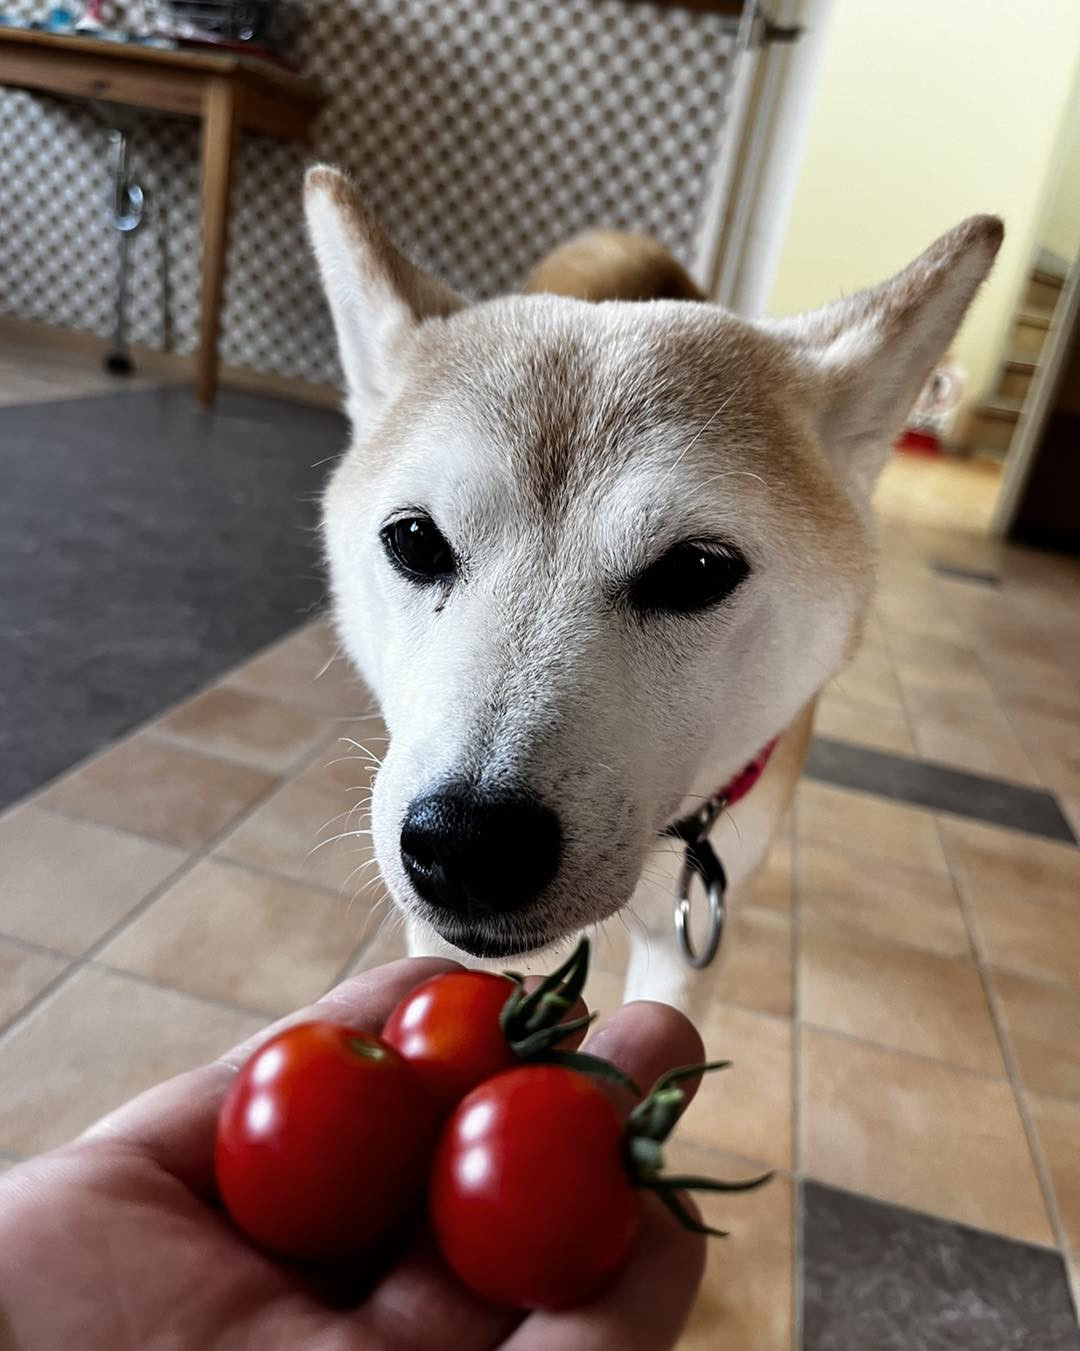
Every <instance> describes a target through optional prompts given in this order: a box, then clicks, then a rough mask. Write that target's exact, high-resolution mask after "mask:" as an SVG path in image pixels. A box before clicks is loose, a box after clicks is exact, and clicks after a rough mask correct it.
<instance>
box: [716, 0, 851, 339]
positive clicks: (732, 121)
mask: <svg viewBox="0 0 1080 1351" xmlns="http://www.w3.org/2000/svg"><path fill="white" fill-rule="evenodd" d="M832 4H833V0H773V3H771V4H767V5H765V6H764V8H765V9H766V11H767V12H768V14H769V16H770V18H771V19H772V20H773V21H774V22H776V23H778V24H782V25H783V26H785V27H787V26H798V27H800V28H802V29H803V33H802V36H801V37H799V38H798V39H797V40H796V41H795V42H791V43H768V42H766V43H764V44H761V45H756V46H755V45H751V46H750V48H749V50H747V51H746V53H745V55H744V56H743V58H742V60H741V61H740V63H739V66H740V68H739V69H738V71H737V73H736V79H735V87H734V89H733V90H732V91H731V93H730V97H729V102H728V109H727V115H726V117H725V118H724V126H723V127H722V129H721V139H720V148H719V155H718V158H717V163H716V167H715V169H714V175H713V187H712V190H711V193H710V198H709V202H708V204H707V207H706V212H705V220H704V223H703V226H702V230H701V233H700V236H699V248H698V255H697V258H696V259H695V267H694V272H695V275H696V276H697V277H698V279H699V280H700V281H701V282H702V284H703V289H704V290H705V291H706V293H707V294H708V295H709V296H711V297H712V298H713V299H714V300H717V301H719V303H720V304H722V305H727V306H728V307H729V308H731V309H733V310H736V311H737V312H738V313H740V314H744V315H746V316H747V317H754V316H756V315H760V314H763V313H764V311H765V307H766V305H767V304H768V300H769V295H770V294H771V292H772V286H773V281H774V280H775V277H776V269H777V265H778V263H779V260H780V250H781V248H782V246H783V242H784V237H785V235H786V233H787V224H788V218H789V216H790V214H791V203H792V199H793V198H794V195H795V187H796V184H797V183H798V179H799V171H800V168H801V165H802V157H803V151H804V149H805V145H806V135H807V130H808V127H809V123H810V109H811V104H812V102H813V98H814V95H815V93H816V91H817V86H818V81H819V79H820V76H821V63H822V56H823V53H824V49H825V38H826V35H827V30H828V26H829V19H830V16H831V11H832ZM757 8H758V7H757V6H756V5H755V4H754V3H752V0H748V3H747V8H746V13H749V14H750V16H751V18H750V21H749V22H750V24H751V27H750V29H749V33H748V36H749V38H750V41H751V44H753V42H754V32H755V28H754V26H753V16H754V13H755V12H756V11H757ZM746 13H744V18H743V23H746V22H747V20H746ZM756 28H757V31H758V32H760V28H761V25H760V22H759V23H758V24H757V25H756ZM742 33H743V28H742V24H740V36H741V35H742Z"/></svg>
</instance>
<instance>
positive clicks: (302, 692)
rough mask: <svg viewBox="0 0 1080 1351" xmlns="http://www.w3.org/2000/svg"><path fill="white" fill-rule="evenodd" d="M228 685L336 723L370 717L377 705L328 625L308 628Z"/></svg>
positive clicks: (235, 675) (249, 664)
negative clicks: (337, 721)
mask: <svg viewBox="0 0 1080 1351" xmlns="http://www.w3.org/2000/svg"><path fill="white" fill-rule="evenodd" d="M226 684H228V685H230V686H233V687H235V688H236V689H242V690H249V691H251V692H252V693H253V694H263V695H267V696H268V697H270V698H273V699H283V700H284V701H285V702H286V703H289V704H295V705H296V707H297V708H303V709H306V710H307V711H309V712H311V713H321V714H324V715H328V716H331V717H347V718H360V717H364V716H366V715H367V713H368V712H369V711H370V706H371V702H372V700H371V694H370V692H369V691H368V690H366V689H365V688H364V686H363V685H362V684H361V683H360V681H359V679H358V678H357V677H356V675H355V673H354V672H353V670H352V667H351V666H350V665H349V663H348V661H347V660H346V658H345V657H344V656H342V655H341V653H340V651H339V649H338V644H337V642H336V640H335V639H334V638H333V636H332V635H331V632H330V629H329V626H328V625H327V623H326V621H325V620H316V621H314V622H313V623H310V624H305V625H304V626H303V627H302V628H299V629H297V630H296V632H295V633H292V634H290V635H289V636H288V637H286V638H283V639H282V640H281V641H280V642H278V643H275V644H274V645H273V646H272V647H269V648H266V649H265V650H264V651H262V652H260V653H259V654H258V656H256V657H253V658H252V659H251V660H250V661H248V662H245V663H244V665H243V666H238V667H237V668H236V669H235V670H234V671H230V673H229V675H228V676H227V677H226Z"/></svg>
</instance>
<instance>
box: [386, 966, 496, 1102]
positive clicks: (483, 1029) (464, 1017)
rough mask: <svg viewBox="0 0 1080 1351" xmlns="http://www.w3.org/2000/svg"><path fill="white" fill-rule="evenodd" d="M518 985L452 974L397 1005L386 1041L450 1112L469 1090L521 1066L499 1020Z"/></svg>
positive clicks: (477, 974) (484, 975) (486, 975)
mask: <svg viewBox="0 0 1080 1351" xmlns="http://www.w3.org/2000/svg"><path fill="white" fill-rule="evenodd" d="M514 988H515V985H514V982H513V981H511V980H510V979H508V978H507V977H506V976H497V975H493V974H492V973H491V972H488V971H449V972H446V973H444V974H443V975H441V976H432V977H431V979H430V980H425V981H424V983H423V984H422V985H418V986H417V987H416V989H415V990H413V991H411V992H410V993H409V994H407V995H406V996H405V998H404V999H403V1000H402V1001H401V1003H400V1004H398V1006H397V1008H395V1009H394V1011H393V1013H391V1015H390V1017H389V1019H388V1020H387V1023H386V1026H385V1027H384V1028H383V1031H382V1039H383V1041H384V1042H386V1044H387V1045H388V1046H392V1047H393V1048H394V1049H395V1050H396V1051H397V1052H398V1054H399V1055H400V1056H401V1057H402V1059H404V1060H407V1061H409V1063H410V1064H411V1065H412V1066H413V1068H414V1069H415V1070H416V1071H417V1072H418V1073H419V1074H420V1075H421V1076H422V1078H423V1080H424V1083H425V1085H426V1087H427V1088H428V1091H429V1092H430V1093H431V1095H432V1097H433V1098H435V1099H437V1100H438V1101H439V1102H440V1103H441V1104H442V1106H443V1107H444V1108H445V1109H446V1110H447V1111H449V1109H450V1108H451V1107H453V1106H455V1105H456V1104H457V1103H459V1102H460V1101H461V1099H462V1098H463V1097H464V1096H465V1094H466V1093H468V1092H469V1090H470V1089H473V1088H475V1087H476V1086H477V1084H481V1083H483V1082H484V1080H485V1079H490V1078H492V1076H493V1075H496V1074H500V1073H501V1072H502V1071H503V1070H508V1069H511V1068H512V1067H513V1066H515V1065H516V1064H517V1063H518V1060H517V1057H516V1056H515V1055H514V1052H513V1050H512V1049H511V1046H510V1043H509V1041H508V1040H507V1037H506V1033H505V1032H504V1031H503V1030H502V1028H501V1027H500V1026H499V1014H500V1013H502V1011H503V1006H504V1005H505V1003H506V1001H507V999H508V998H509V997H510V995H511V994H513V992H514Z"/></svg>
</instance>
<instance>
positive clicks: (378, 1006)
mask: <svg viewBox="0 0 1080 1351" xmlns="http://www.w3.org/2000/svg"><path fill="white" fill-rule="evenodd" d="M457 969H458V966H457V963H456V962H448V961H442V960H440V959H437V958H420V957H406V958H405V959H404V960H402V961H399V962H391V963H389V964H388V965H386V966H380V967H376V968H375V969H374V970H373V971H365V972H362V973H361V974H360V975H357V976H353V977H351V979H349V980H346V981H344V982H343V983H342V984H341V985H338V986H336V987H335V988H334V989H333V990H331V991H330V992H329V993H328V994H326V995H324V996H323V997H322V999H320V1000H318V1001H317V1002H316V1003H314V1004H311V1005H309V1007H307V1008H305V1009H300V1010H298V1011H297V1012H296V1013H292V1014H289V1016H288V1017H287V1018H282V1019H279V1021H278V1022H276V1023H272V1024H271V1025H270V1026H269V1027H266V1028H264V1029H263V1030H262V1031H261V1032H257V1033H256V1034H255V1035H254V1036H253V1037H249V1038H248V1040H247V1041H244V1042H241V1043H240V1045H239V1046H234V1047H233V1048H232V1049H231V1050H229V1051H226V1052H225V1054H224V1055H223V1056H222V1057H221V1058H220V1059H219V1060H217V1061H215V1062H214V1063H213V1064H211V1065H202V1066H200V1067H199V1068H198V1069H194V1070H189V1071H188V1072H187V1073H186V1074H180V1075H177V1077H176V1078H175V1079H168V1080H166V1082H165V1083H163V1084H158V1085H157V1086H156V1087H154V1088H150V1089H147V1090H146V1092H145V1093H141V1094H140V1095H139V1096H138V1097H137V1098H133V1099H132V1100H131V1102H128V1103H125V1104H124V1105H123V1106H122V1107H119V1108H117V1109H116V1111H114V1112H111V1113H109V1115H108V1116H105V1117H103V1118H102V1119H101V1120H100V1121H98V1122H97V1123H96V1124H95V1125H93V1126H91V1127H90V1128H89V1129H88V1130H87V1131H85V1132H84V1133H83V1134H82V1135H81V1136H80V1137H79V1139H78V1141H76V1145H78V1144H80V1143H82V1142H87V1141H89V1142H93V1141H107V1140H118V1141H121V1142H122V1143H124V1144H127V1145H132V1146H134V1147H135V1148H137V1149H138V1150H140V1151H141V1152H143V1153H144V1154H146V1155H148V1156H149V1157H150V1158H151V1159H152V1160H153V1162H154V1163H155V1164H157V1165H158V1166H159V1167H160V1168H163V1169H164V1170H165V1171H166V1172H168V1173H171V1174H172V1175H173V1176H174V1177H176V1178H178V1179H179V1181H181V1182H183V1183H184V1185H185V1186H187V1187H189V1188H190V1189H191V1190H192V1191H194V1192H196V1193H198V1194H199V1195H200V1196H203V1197H210V1196H212V1195H213V1193H214V1136H215V1134H216V1131H217V1118H218V1113H219V1111H220V1110H221V1103H222V1100H223V1098H224V1097H225V1094H226V1092H227V1091H228V1088H229V1085H230V1084H231V1083H232V1080H233V1077H234V1076H235V1074H236V1071H237V1070H238V1069H239V1067H240V1066H241V1065H242V1064H243V1063H244V1061H245V1060H247V1059H248V1057H249V1056H250V1055H251V1054H252V1052H253V1051H254V1050H256V1048H257V1047H259V1046H261V1045H262V1044H263V1043H264V1042H265V1041H267V1040H268V1039H269V1038H270V1037H272V1036H273V1035H274V1034H275V1033H276V1032H279V1031H281V1030H282V1029H283V1028H285V1027H288V1026H290V1025H291V1024H293V1023H298V1022H307V1021H308V1020H309V1019H312V1018H329V1019H332V1020H333V1021H335V1022H342V1023H347V1024H348V1025H349V1026H350V1027H355V1028H357V1029H358V1030H359V1031H363V1032H379V1031H381V1029H382V1026H383V1024H384V1023H385V1022H386V1019H387V1018H388V1017H389V1015H390V1012H391V1010H392V1009H393V1007H394V1005H395V1004H396V1003H397V1002H398V1001H399V1000H400V999H402V998H403V997H404V996H405V995H406V994H408V992H409V991H410V990H411V989H413V988H414V987H415V986H417V985H419V984H420V983H421V981H425V980H427V979H428V978H429V977H430V976H436V975H438V974H439V973H440V972H442V971H454V970H457Z"/></svg>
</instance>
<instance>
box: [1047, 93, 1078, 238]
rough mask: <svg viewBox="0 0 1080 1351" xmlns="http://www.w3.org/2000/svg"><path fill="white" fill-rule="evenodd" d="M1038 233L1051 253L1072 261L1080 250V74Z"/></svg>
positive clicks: (1064, 126)
mask: <svg viewBox="0 0 1080 1351" xmlns="http://www.w3.org/2000/svg"><path fill="white" fill-rule="evenodd" d="M1037 236H1038V240H1039V243H1040V244H1044V245H1045V246H1046V247H1047V248H1048V249H1049V250H1050V252H1051V253H1056V254H1057V255H1058V257H1059V258H1064V259H1066V260H1067V261H1069V262H1072V260H1073V259H1074V258H1075V257H1076V255H1077V254H1078V253H1080V74H1078V76H1077V80H1076V82H1075V84H1074V86H1073V97H1072V106H1071V108H1070V109H1069V112H1068V115H1067V116H1066V118H1065V122H1064V125H1063V126H1062V131H1061V148H1060V151H1059V158H1058V161H1057V164H1056V166H1055V169H1054V182H1053V186H1052V188H1051V191H1050V200H1049V204H1048V207H1047V211H1046V215H1045V217H1044V218H1043V222H1042V225H1041V226H1040V227H1039V229H1038V231H1037Z"/></svg>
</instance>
